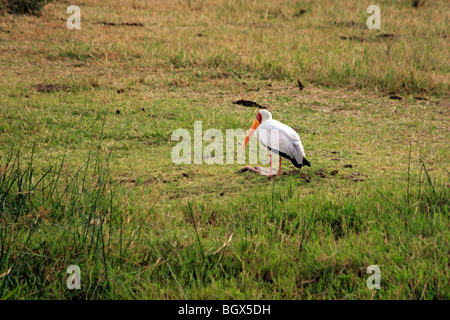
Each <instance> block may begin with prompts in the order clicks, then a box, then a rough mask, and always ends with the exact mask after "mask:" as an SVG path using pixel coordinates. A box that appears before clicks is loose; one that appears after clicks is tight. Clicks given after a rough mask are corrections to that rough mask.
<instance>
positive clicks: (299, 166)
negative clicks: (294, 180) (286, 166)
mask: <svg viewBox="0 0 450 320" xmlns="http://www.w3.org/2000/svg"><path fill="white" fill-rule="evenodd" d="M291 161H292V164H293V165H294V166H295V167H296V168H299V169H301V167H303V166H308V167H311V164H310V163H309V161H308V160H306V159H305V158H303V161H302V163H297V161H295V160H291Z"/></svg>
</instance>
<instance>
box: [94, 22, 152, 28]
mask: <svg viewBox="0 0 450 320" xmlns="http://www.w3.org/2000/svg"><path fill="white" fill-rule="evenodd" d="M97 24H100V25H103V26H128V27H143V26H144V24H143V23H140V22H121V23H115V22H110V21H98V22H97Z"/></svg>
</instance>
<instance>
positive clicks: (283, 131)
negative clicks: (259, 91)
mask: <svg viewBox="0 0 450 320" xmlns="http://www.w3.org/2000/svg"><path fill="white" fill-rule="evenodd" d="M262 130H264V131H262ZM255 131H256V134H257V136H258V138H259V141H260V142H261V144H262V145H263V146H264V147H266V148H267V149H268V150H269V156H270V171H269V173H267V172H266V171H267V169H265V168H261V167H256V168H251V167H244V168H243V169H247V170H253V171H256V172H259V173H260V174H262V175H269V176H272V175H274V173H273V171H272V153H274V154H278V155H279V156H280V167H279V170H278V175H281V157H283V158H286V159H288V160H289V161H291V162H292V164H293V165H294V166H295V167H297V168H299V169H300V168H301V167H302V166H308V167H310V166H311V164H310V163H309V161H308V160H306V159H305V150H304V149H303V145H302V142H301V141H300V137H299V135H298V134H297V132H295V131H294V129H292V128H291V127H289V126H287V125H285V124H284V123H281V122H279V121H277V120H273V119H272V114H271V113H270V112H269V111H266V110H261V111H259V112H258V114H257V116H256V119H255V121H253V125H252V127H251V129H250V132H249V133H248V135H247V137H246V138H245V142H244V145H243V148H245V146H246V145H247V142H248V140H249V139H250V137H251V136H252V135H253V133H254V132H255ZM260 131H261V132H260ZM263 132H264V134H263ZM276 138H278V139H276Z"/></svg>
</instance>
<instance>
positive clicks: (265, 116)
mask: <svg viewBox="0 0 450 320" xmlns="http://www.w3.org/2000/svg"><path fill="white" fill-rule="evenodd" d="M270 119H272V114H271V113H270V112H269V111H267V110H260V111H259V112H258V114H257V115H256V119H255V121H253V124H252V127H251V128H250V132H249V133H248V135H247V137H246V138H245V141H244V145H243V146H242V148H243V149H244V148H245V146H246V145H247V142H248V140H250V137H251V136H252V135H253V133H254V132H255V131H256V129H258V127H259V125H260V124H261V123H263V122H264V121H266V120H270Z"/></svg>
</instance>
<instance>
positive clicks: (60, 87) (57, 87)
mask: <svg viewBox="0 0 450 320" xmlns="http://www.w3.org/2000/svg"><path fill="white" fill-rule="evenodd" d="M32 89H36V91H37V92H42V93H51V92H58V91H65V92H68V91H70V89H71V87H70V86H68V85H66V84H43V83H41V84H37V85H34V86H32Z"/></svg>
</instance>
